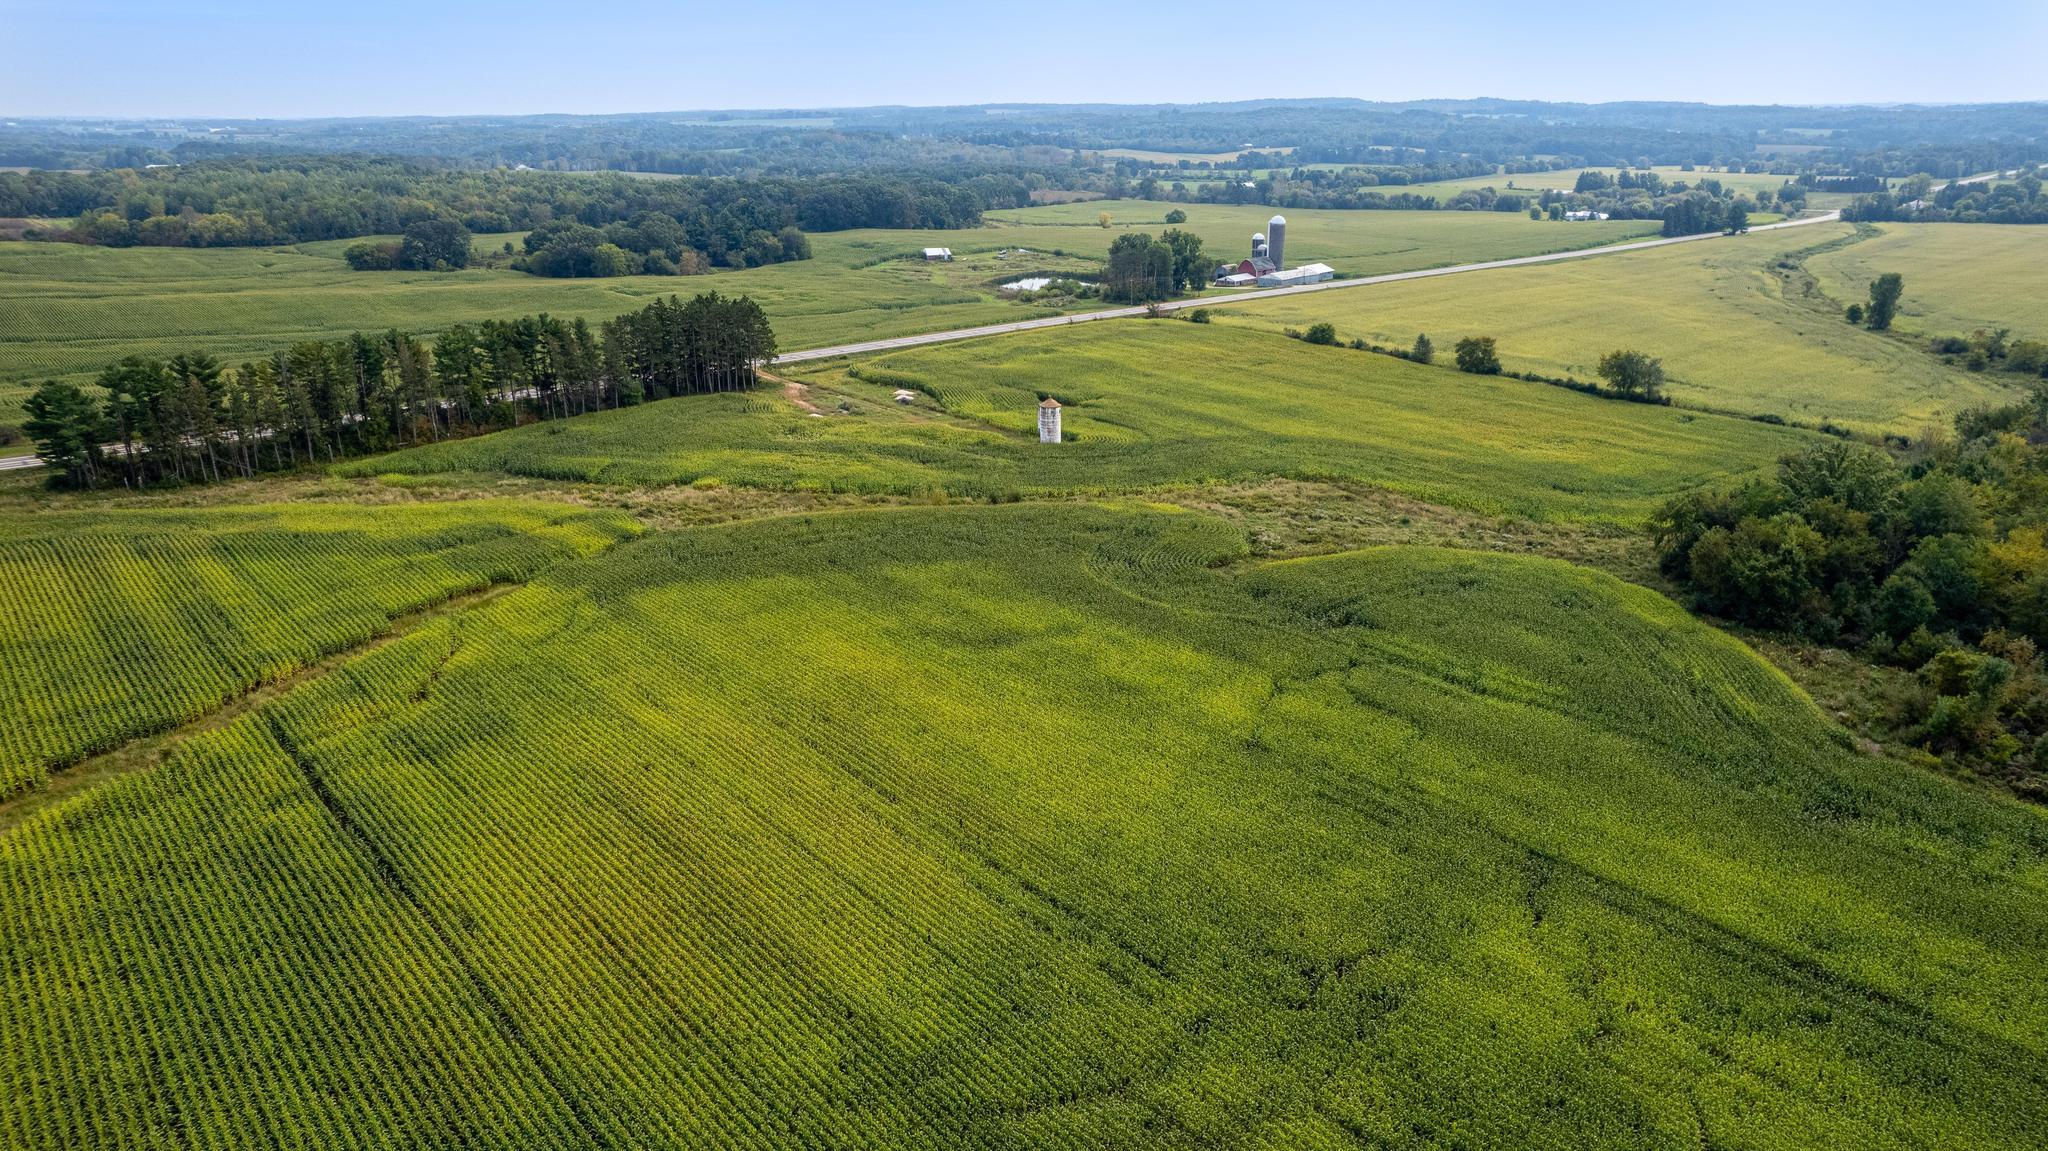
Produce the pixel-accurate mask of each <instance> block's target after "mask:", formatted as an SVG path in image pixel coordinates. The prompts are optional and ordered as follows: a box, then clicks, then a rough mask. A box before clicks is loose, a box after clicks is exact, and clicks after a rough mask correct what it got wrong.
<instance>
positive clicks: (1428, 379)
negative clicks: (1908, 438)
mask: <svg viewBox="0 0 2048 1151" xmlns="http://www.w3.org/2000/svg"><path fill="white" fill-rule="evenodd" d="M1378 290H1379V289H1373V290H1372V291H1374V292H1377V291H1378ZM1336 294H1344V293H1336ZM854 371H855V372H856V373H857V378H855V376H854V375H851V374H849V373H848V372H847V370H846V367H845V366H844V365H835V364H826V365H822V366H818V367H812V368H810V369H809V371H808V372H806V373H804V374H802V375H800V376H799V378H800V379H806V380H811V381H813V388H814V389H815V393H814V396H813V402H814V403H818V404H819V405H820V406H821V407H824V408H826V409H827V410H830V411H832V412H834V414H832V415H830V416H826V417H810V416H807V415H806V414H805V413H803V412H802V411H800V410H798V409H797V408H795V407H794V406H792V405H790V404H788V403H787V402H785V401H783V400H780V399H770V398H768V397H767V396H764V395H754V396H715V397H703V398H700V399H691V400H685V401H670V402H664V403H660V404H654V405H650V406H648V407H647V408H644V409H639V410H634V409H627V410H624V411H617V412H607V413H602V414H599V415H596V416H593V417H590V418H588V419H582V420H577V421H573V422H570V423H566V424H552V425H548V426H545V427H542V426H533V427H527V428H522V429H517V430H515V431H512V432H509V433H504V434H500V435H495V436H488V437H485V438H482V439H475V440H464V441H455V442H448V443H444V444H440V445H434V446H428V447H422V448H416V449H412V450H408V451H404V452H399V453H396V454H393V455H389V456H382V457H374V458H370V459H365V460H359V461H355V462H353V463H351V464H348V465H344V467H343V469H342V470H343V471H345V472H347V473H350V474H357V475H365V476H370V475H378V474H382V473H399V474H407V473H410V474H416V475H420V474H434V473H446V472H465V471H470V472H503V473H507V474H512V475H520V476H532V477H540V478H547V479H557V480H577V481H596V482H603V483H616V484H671V483H691V482H712V481H716V482H720V483H725V484H733V485H738V486H746V487H767V488H792V487H794V488H819V489H824V490H836V491H853V492H891V493H898V494H920V493H924V492H931V491H942V492H947V493H950V494H952V495H955V496H967V497H974V498H986V497H994V498H1002V497H1006V496H1008V497H1014V496H1015V495H1018V494H1027V495H1028V494H1068V493H1088V492H1101V491H1129V490H1136V489H1143V488H1148V487H1157V486H1160V485H1166V484H1191V483H1201V482H1208V481H1227V480H1235V479H1248V478H1257V477H1261V476H1268V475H1273V476H1293V477H1303V478H1317V477H1326V476H1336V477H1344V478H1348V479H1354V480H1358V481H1361V482H1365V483H1371V484H1375V485H1379V486H1382V487H1387V488H1391V489H1393V490H1395V491H1399V492H1402V493H1404V494H1407V495H1411V496H1415V497H1417V498H1420V499H1425V500H1430V501H1433V502H1436V503H1442V504H1448V505H1452V506H1455V507H1461V508H1470V509H1474V510H1479V511H1484V512H1489V513H1496V514H1508V515H1516V516H1524V517H1529V518H1534V519H1555V520H1590V521H1601V522H1606V523H1611V524H1626V525H1628V526H1631V527H1633V526H1634V525H1635V524H1636V523H1638V522H1640V520H1641V519H1642V518H1643V517H1644V516H1645V515H1647V514H1648V513H1649V511H1650V509H1651V508H1653V507H1654V506H1655V505H1656V504H1657V503H1658V502H1660V501H1661V500H1663V499H1665V498H1667V497H1668V496H1670V495H1672V494H1674V493H1676V492H1680V491H1685V490H1689V489H1691V488H1694V487H1698V486H1700V485H1703V484H1708V483H1715V482H1720V481H1722V480H1725V479H1727V478H1730V477H1734V476H1740V475H1743V474H1747V473H1749V472H1752V471H1755V470H1757V469H1761V468H1765V467H1768V466H1770V465H1771V464H1772V463H1774V462H1775V461H1776V460H1777V458H1778V457H1779V456H1781V455H1783V454H1785V453H1787V452H1790V451H1792V450H1795V449H1796V447H1797V446H1798V445H1799V444H1801V443H1804V442H1806V440H1807V439H1808V436H1807V434H1806V433H1803V432H1798V431H1795V430H1792V429H1785V428H1774V427H1770V426H1767V425H1764V424H1759V423H1755V422H1751V421H1746V420H1734V419H1727V418H1722V417H1715V416H1702V415H1697V414H1694V413H1689V412H1679V411H1674V410H1672V409H1669V408H1657V407H1650V406H1645V405H1636V404H1617V403H1613V402H1610V401H1605V400H1598V399H1593V398H1590V397H1587V396H1583V395H1579V394H1577V393H1574V392H1569V391H1566V390H1563V389H1560V388H1552V387H1547V386H1544V385H1541V384H1529V383H1524V382H1521V381H1518V380H1500V379H1484V380H1482V379H1475V378H1473V377H1469V376H1462V375H1459V374H1456V373H1454V372H1451V371H1449V370H1446V369H1443V368H1424V367H1419V366H1416V365H1412V364H1405V363H1402V362H1399V361H1396V360H1390V359H1388V358H1386V357H1382V356H1372V355H1367V354H1363V353H1359V352H1354V351H1350V350H1348V349H1339V348H1318V347H1311V346H1309V345H1305V344H1302V343H1300V342H1298V341H1294V340H1286V339H1282V338H1280V337H1278V336H1272V335H1266V334H1262V333H1255V332H1248V331H1244V330H1242V329H1239V330H1231V329H1228V328H1225V327H1223V326H1220V325H1208V326H1204V325H1198V324H1188V323H1176V322H1170V321H1151V322H1147V321H1140V320H1128V321H1112V322H1105V323H1099V324H1089V325H1086V326H1083V327H1078V328H1074V329H1071V330H1058V329H1055V330H1051V331H1046V332H1033V333H1028V334H1023V335H1017V336H1006V337H1003V338H1000V339H992V340H976V341H969V342H966V343H961V344H951V345H943V346H938V347H932V348H920V349H914V350H911V351H906V352H899V353H895V354H892V355H887V356H881V357H876V358H874V359H871V360H863V361H858V362H857V363H856V365H855V368H854ZM898 387H910V388H913V389H919V390H921V391H923V392H924V393H926V394H927V395H928V396H930V397H932V399H933V401H934V402H927V403H920V404H919V405H917V406H915V407H912V408H900V407H898V406H896V405H894V404H891V403H890V402H889V395H890V393H891V391H893V390H894V389H896V388H898ZM1044 394H1051V395H1055V396H1057V397H1058V398H1059V399H1060V400H1061V401H1062V402H1064V403H1066V404H1067V405H1068V407H1067V410H1066V413H1065V416H1066V419H1065V429H1066V430H1067V431H1068V432H1069V433H1072V435H1073V436H1074V442H1072V443H1069V444H1064V445H1061V446H1060V447H1059V448H1057V449H1048V448H1045V447H1043V446H1042V445H1040V444H1038V443H1037V442H1036V437H1035V433H1033V432H1032V431H1031V428H1032V421H1033V420H1034V419H1035V416H1036V408H1037V403H1038V400H1039V398H1040V396H1041V395H1044ZM839 396H844V397H845V399H846V401H847V403H848V404H849V405H850V407H851V408H853V409H854V410H853V411H851V412H849V413H846V414H839V412H838V408H837V400H836V399H835V397H839Z"/></svg>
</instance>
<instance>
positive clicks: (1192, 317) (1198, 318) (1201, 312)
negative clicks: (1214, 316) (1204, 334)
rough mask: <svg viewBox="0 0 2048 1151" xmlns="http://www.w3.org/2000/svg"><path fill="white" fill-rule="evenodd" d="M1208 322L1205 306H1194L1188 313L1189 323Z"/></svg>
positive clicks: (1207, 311) (1207, 310) (1207, 312)
mask: <svg viewBox="0 0 2048 1151" xmlns="http://www.w3.org/2000/svg"><path fill="white" fill-rule="evenodd" d="M1208 322H1209V309H1207V308H1196V309H1195V310H1194V311H1192V312H1189V313H1188V323H1190V324H1206V323H1208Z"/></svg>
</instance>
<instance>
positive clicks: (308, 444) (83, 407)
mask: <svg viewBox="0 0 2048 1151" xmlns="http://www.w3.org/2000/svg"><path fill="white" fill-rule="evenodd" d="M774 355H775V334H774V332H773V331H772V330H771V329H770V327H769V325H768V318H767V316H766V315H765V314H763V312H762V311H761V308H760V306H759V305H757V304H755V303H754V301H752V300H751V299H748V298H747V297H745V296H740V297H737V298H728V297H723V296H720V295H719V294H718V293H716V292H708V293H705V294H703V295H699V296H696V297H693V298H692V299H690V300H687V301H685V300H681V299H678V298H676V297H669V298H668V299H665V300H656V301H655V302H653V303H651V304H649V305H648V306H647V307H645V308H643V309H641V310H640V311H638V312H632V313H629V314H627V315H623V316H619V317H617V318H616V319H612V320H608V321H606V322H605V323H604V324H603V325H602V326H601V327H600V328H599V329H597V330H592V328H591V327H590V325H588V324H586V323H585V322H584V321H583V320H581V319H578V320H574V321H569V322H565V321H563V320H560V319H557V318H555V317H552V316H548V315H545V314H542V315H538V316H522V317H520V318H519V319H516V320H509V321H498V320H486V321H484V322H483V323H481V324H477V325H473V326H472V325H468V324H458V325H456V326H454V327H452V328H449V329H448V330H447V331H445V332H443V333H441V334H440V335H439V336H438V337H435V338H433V339H431V340H427V339H422V338H419V337H416V336H412V335H408V334H406V333H403V332H398V331H391V332H386V333H384V334H382V335H364V334H362V333H357V334H355V335H352V336H350V337H348V338H347V339H343V340H315V341H308V342H305V343H301V344H296V345H294V346H292V347H291V348H289V349H286V350H284V351H281V352H278V353H276V354H275V355H272V356H270V357H268V358H267V359H261V360H255V361H252V362H249V363H245V364H242V365H241V366H240V367H237V368H228V367H225V366H224V365H222V364H221V362H220V361H219V360H218V359H217V358H215V357H214V356H212V355H210V354H208V353H206V352H203V351H202V352H191V353H186V354H182V355H177V356H172V357H171V358H170V359H168V360H153V359H146V358H143V357H139V356H130V357H129V358H127V359H125V360H122V361H121V362H120V363H118V364H114V365H113V366H111V367H109V368H107V370H106V371H104V372H102V373H101V374H100V377H99V381H98V384H99V388H100V390H101V392H103V393H104V395H103V396H100V397H95V396H94V395H92V394H90V393H89V392H88V391H87V390H86V389H84V388H81V387H79V386H78V385H76V384H73V383H67V382H62V381H51V382H49V383H46V384H44V385H42V386H41V387H39V388H37V389H36V391H35V393H34V394H33V395H32V396H30V397H29V400H28V404H27V410H28V416H29V418H28V420H27V421H26V423H25V424H24V425H23V427H24V430H25V431H26V432H27V433H28V434H29V436H30V437H31V438H33V439H34V440H35V441H36V447H37V453H38V454H39V455H41V456H42V458H43V460H44V462H45V463H47V464H49V465H50V466H51V469H52V482H54V483H58V484H62V485H68V486H74V487H86V488H92V487H101V486H106V485H113V484H125V485H127V486H130V487H145V486H149V485H152V484H163V483H209V482H213V481H217V480H220V479H223V478H230V477H235V476H250V475H254V474H256V473H257V472H262V471H279V470H287V469H291V468H296V467H300V466H303V465H307V464H319V463H329V462H333V461H336V460H340V459H344V458H347V457H350V456H357V455H365V454H369V453H374V452H381V451H388V450H391V449H394V448H401V447H409V446H412V445H414V444H419V443H424V442H431V441H435V440H440V439H444V438H448V437H451V436H464V435H474V434H477V433H480V432H486V431H493V430H496V429H499V428H504V427H510V426H512V425H514V424H516V423H519V422H520V421H522V420H524V419H532V418H539V419H556V418H562V417H567V416H574V415H580V414H582V413H585V412H591V411H597V410H600V409H604V408H616V407H623V406H627V405H631V404H637V403H641V402H643V401H646V400H654V399H664V398H667V397H670V396H684V395H693V394H698V393H704V392H722V391H737V390H743V389H747V388H751V387H753V386H754V383H755V371H756V368H757V367H758V366H759V365H761V364H763V363H765V362H766V361H768V360H769V359H771V358H773V356H774Z"/></svg>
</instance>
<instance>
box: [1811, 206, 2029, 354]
mask: <svg viewBox="0 0 2048 1151" xmlns="http://www.w3.org/2000/svg"><path fill="white" fill-rule="evenodd" d="M1874 229H1875V234H1874V235H1872V236H1871V237H1870V238H1868V239H1865V240H1862V241H1860V242H1858V243H1854V244H1849V245H1846V246H1844V247H1841V248H1837V249H1835V250H1833V251H1829V252H1823V253H1820V254H1819V255H1816V256H1814V257H1813V258H1812V259H1810V260H1808V261H1807V265H1806V266H1807V269H1808V270H1809V271H1811V272H1812V273H1813V275H1814V277H1815V278H1816V279H1817V280H1819V281H1820V284H1821V287H1822V289H1823V290H1824V291H1826V293H1827V294H1828V295H1829V296H1830V297H1832V298H1833V299H1835V300H1836V301H1838V302H1840V303H1842V304H1844V305H1846V304H1850V303H1855V302H1859V301H1862V300H1864V299H1866V298H1867V297H1868V295H1869V291H1870V282H1871V281H1872V280H1875V279H1876V278H1877V277H1878V276H1879V275H1881V274H1883V273H1885V272H1897V273H1899V274H1900V275H1901V276H1903V277H1904V278H1905V281H1906V293H1905V296H1904V298H1903V299H1902V300H1901V301H1900V304H1899V315H1898V319H1897V320H1896V321H1895V322H1894V323H1895V326H1896V327H1897V328H1898V329H1899V330H1900V331H1904V332H1913V333H1916V334H1919V335H1930V336H1967V335H1969V334H1970V333H1971V332H1972V331H1974V330H1976V329H1978V328H1988V329H1993V330H1996V329H1998V328H2010V329H2012V331H2013V334H2014V336H2015V337H2025V338H2029V339H2035V340H2048V232H2044V231H2043V230H2041V229H2039V228H2028V227H2011V226H2007V225H2002V224H1877V225H1874Z"/></svg>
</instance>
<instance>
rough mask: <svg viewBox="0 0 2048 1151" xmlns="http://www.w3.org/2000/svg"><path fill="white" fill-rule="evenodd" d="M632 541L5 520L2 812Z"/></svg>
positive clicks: (537, 521)
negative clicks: (420, 626)
mask: <svg viewBox="0 0 2048 1151" xmlns="http://www.w3.org/2000/svg"><path fill="white" fill-rule="evenodd" d="M630 531H631V525H630V524H629V523H627V522H626V521H624V520H623V519H620V518H618V517H616V516H611V515H608V514H604V513H594V512H584V511H580V510H578V509H574V508H569V507H565V506H562V505H556V504H541V503H515V502H511V501H478V502H474V503H457V504H442V505H435V504H394V505H386V506H373V507H372V506H358V505H349V504H326V505H323V504H295V505H279V506H269V507H262V506H258V507H235V508H225V509H214V510H205V511H187V510H178V509H153V510H150V511H146V512H143V511H125V512H120V511H117V512H107V511H93V512H62V513H56V514H45V515H32V516H10V517H0V588H4V589H5V594H4V595H0V652H5V653H6V655H5V658H4V660H0V663H4V665H5V674H4V675H0V714H4V715H6V717H7V719H6V721H5V722H4V723H0V800H4V799H6V798H7V797H9V796H11V795H13V794H14V793H16V792H18V791H20V790H22V789H24V788H28V787H32V786H34V785H35V784H37V783H38V782H40V781H41V780H42V779H43V777H44V773H45V772H46V771H47V770H48V769H50V768H51V767H56V766H62V765H66V764H69V763H72V762H75V761H76V760H78V759H80V758H82V757H84V756H87V755H91V754H93V753H95V752H99V751H105V750H107V749H109V748H112V747H114V746H116V745H117V744H120V743H121V742H123V741H125V740H129V739H132V738H135V737H137V736H141V735H146V734H149V733H152V732H156V731H160V730H163V729H165V728H168V727H172V726H174V725H176V724H179V723H183V722H187V721H190V720H194V719H197V718H199V717H200V716H202V715H204V714H206V713H208V712H210V711H212V710H213V709H214V708H216V707H218V706H219V705H220V704H221V702H222V701H223V700H226V699H228V698H230V697H232V696H234V695H236V694H238V693H240V692H242V691H245V690H247V689H249V688H251V687H254V686H256V685H258V684H263V683H267V682H271V681H274V680H277V679H280V678H282V677H284V676H286V675H289V674H291V673H292V672H294V671H296V670H298V669H299V668H301V667H303V666H305V665H306V664H308V663H310V662H311V661H313V660H315V659H318V658H320V657H321V656H324V655H328V654H330V653H333V652H338V651H342V650H345V649H348V648H352V647H355V646H356V645H358V644H361V643H363V642H364V641H366V640H368V639H370V638H371V637H373V636H375V635H377V634H378V633H379V632H381V631H383V630H384V629H385V628H386V627H388V626H389V624H390V623H391V620H392V619H393V617H395V616H399V615H402V614H404V613H406V612H410V611H415V610H417V609H420V608H423V607H427V606H430V605H432V604H435V603H438V602H440V601H442V600H446V599H448V598H449V597H451V596H454V595H458V594H460V593H463V592H467V591H474V590H477V589H479V588H483V587H487V586H489V585H491V584H497V583H508V582H513V581H517V580H523V579H525V578H527V577H529V576H531V575H532V574H533V573H534V572H536V571H538V570H540V569H541V568H543V567H545V566H547V565H548V564H549V563H552V562H554V561H556V560H559V559H563V558H567V557H570V556H576V555H587V554H590V553H592V552H594V551H597V550H599V549H601V548H603V547H606V546H609V545H610V544H612V543H614V542H616V541H617V540H619V539H621V538H623V537H624V536H625V535H626V534H628V533H629V532H630Z"/></svg>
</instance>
